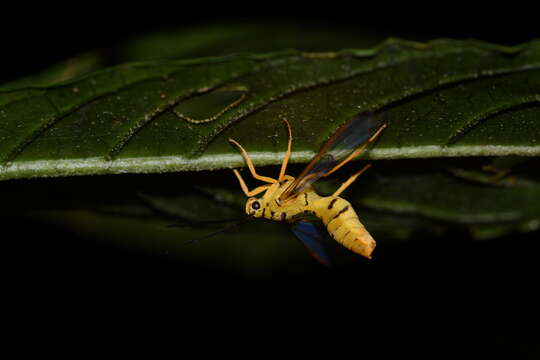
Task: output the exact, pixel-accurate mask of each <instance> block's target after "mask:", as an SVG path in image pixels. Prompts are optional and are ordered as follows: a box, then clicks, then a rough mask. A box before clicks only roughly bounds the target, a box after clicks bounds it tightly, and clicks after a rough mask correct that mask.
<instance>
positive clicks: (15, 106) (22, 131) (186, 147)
mask: <svg viewBox="0 0 540 360" xmlns="http://www.w3.org/2000/svg"><path fill="white" fill-rule="evenodd" d="M85 61H86V62H82V63H81V64H82V65H80V66H81V68H80V69H75V70H73V71H74V72H75V73H79V72H80V71H82V70H81V69H84V68H91V67H92V66H93V65H92V64H95V63H97V62H96V60H95V59H94V60H92V58H91V57H85ZM92 61H94V63H92ZM49 75H50V76H44V77H42V78H39V79H38V78H35V79H34V80H33V79H32V78H27V79H24V80H21V81H18V82H13V83H11V84H8V85H5V86H4V87H0V163H1V167H0V180H10V179H21V178H31V177H40V178H46V177H66V178H56V179H42V180H40V181H38V182H34V183H31V184H30V183H25V182H20V181H5V182H3V183H2V199H3V205H4V206H3V211H4V212H5V213H13V212H17V211H21V212H27V211H28V208H29V205H28V204H31V206H30V207H31V208H33V209H34V210H36V211H38V212H39V213H41V215H40V216H46V217H48V218H51V219H52V218H55V216H58V217H59V218H61V220H58V219H55V221H62V222H67V223H70V224H74V225H73V226H74V227H76V228H77V231H83V232H85V233H87V234H94V235H96V236H99V237H101V238H110V237H115V236H116V239H124V240H120V241H129V245H130V246H140V247H143V248H145V249H149V248H151V249H152V251H156V250H157V251H169V250H170V249H171V247H175V245H174V244H176V243H177V242H178V239H192V238H196V237H199V236H202V235H204V234H207V233H208V232H209V231H208V230H209V229H208V228H207V227H199V228H189V227H182V228H175V229H170V228H167V227H166V226H165V225H167V224H170V223H171V222H176V221H201V220H209V221H211V220H216V219H217V220H219V219H223V218H234V217H241V216H243V214H242V209H243V203H244V201H245V196H244V195H243V194H242V193H241V191H240V190H239V189H238V184H237V183H236V180H235V179H234V177H233V176H232V174H231V173H230V172H229V171H225V172H224V171H220V169H226V168H231V167H242V166H244V165H245V164H244V161H243V159H242V157H241V156H240V155H239V154H238V152H237V149H236V148H234V147H232V146H231V145H230V144H229V143H228V141H227V139H228V138H234V139H236V140H237V141H238V142H239V143H241V144H242V145H243V146H244V147H245V148H246V150H247V151H248V152H249V154H250V156H251V158H252V159H253V160H254V162H255V164H256V165H257V166H263V165H277V164H279V163H280V162H281V160H282V158H283V154H284V150H285V148H286V141H287V134H286V130H285V127H284V126H283V123H282V120H284V119H286V120H288V121H289V123H290V124H291V126H292V130H293V138H294V141H293V150H294V152H293V156H292V163H293V165H292V166H291V167H290V173H291V174H292V175H296V174H298V173H299V172H300V171H301V169H302V165H301V163H305V162H307V161H309V160H310V159H311V157H312V156H313V155H314V154H315V153H316V151H317V150H318V149H319V147H320V145H321V144H322V143H323V142H324V141H325V140H326V139H327V138H328V137H329V136H331V134H332V133H334V132H335V130H336V129H337V128H338V127H339V126H340V125H342V124H343V123H345V122H346V121H348V120H349V119H350V118H351V117H353V116H354V115H356V114H358V113H360V112H364V111H369V112H372V113H373V116H374V117H375V118H376V121H379V122H381V123H386V124H387V125H388V127H387V129H386V130H385V131H384V132H383V133H382V135H381V136H380V138H379V139H378V141H377V143H376V144H375V146H374V147H373V148H371V149H370V150H369V151H368V152H367V153H366V154H364V158H366V159H376V160H380V161H377V162H375V164H374V165H375V166H374V168H373V170H370V171H369V172H368V173H367V174H366V175H363V176H362V177H361V178H360V179H359V180H357V182H356V183H355V185H354V186H352V187H351V189H349V190H348V191H347V192H346V193H345V194H344V197H346V198H347V199H348V200H350V201H351V202H352V203H353V205H354V207H355V209H356V210H357V212H358V214H359V215H360V218H361V220H362V222H363V223H364V224H365V225H366V227H367V228H368V229H369V231H370V232H371V233H372V234H374V236H375V237H376V239H377V241H379V240H382V242H383V244H384V241H385V239H411V238H414V237H418V236H430V235H438V234H442V233H444V232H445V231H447V230H448V229H449V228H450V227H458V228H461V229H463V230H464V231H466V232H468V233H471V234H472V235H473V236H474V237H475V238H479V239H487V238H492V237H496V236H501V235H504V234H508V233H513V232H526V231H534V230H537V229H538V228H539V227H540V215H539V214H540V207H539V206H540V201H539V199H540V173H539V170H538V169H540V166H539V165H540V164H539V160H538V155H540V41H533V42H530V43H527V44H523V45H520V46H516V47H512V48H508V47H501V46H497V45H491V44H486V43H482V42H477V41H454V40H436V41H432V42H429V43H414V42H408V41H403V40H395V39H391V40H388V41H386V42H384V43H382V44H381V45H379V46H377V47H375V48H372V49H368V50H341V51H335V52H320V53H314V52H303V51H299V50H287V51H279V52H272V53H265V54H253V53H252V54H241V55H228V56H221V57H207V58H197V59H193V60H167V61H165V60H150V61H146V62H138V63H127V64H123V65H118V66H114V67H110V68H105V69H101V70H97V71H94V72H90V73H87V74H85V75H81V76H78V77H76V78H71V77H70V76H69V74H68V73H65V72H63V71H59V70H58V69H57V70H55V72H54V73H52V72H51V73H50V74H49ZM53 75H54V76H53ZM53 78H54V79H57V80H58V79H60V80H61V81H60V82H58V81H57V82H56V83H52V84H51V83H50V81H51V79H53ZM415 159H420V160H415ZM383 160H385V161H383ZM386 160H388V161H386ZM294 163H296V164H298V165H294ZM348 166H349V168H348V169H349V170H346V169H347V168H344V170H342V171H340V172H339V173H336V176H335V177H333V179H330V180H326V181H321V182H320V183H317V184H316V185H317V186H318V188H319V190H320V191H321V193H322V194H330V193H332V192H333V191H334V190H335V189H336V188H337V187H338V186H339V184H340V182H342V181H344V180H345V179H346V178H347V176H348V175H350V171H352V170H351V169H353V170H354V169H355V166H357V165H356V164H354V163H352V164H351V165H348ZM205 170H212V171H205ZM277 170H278V169H277V168H275V167H271V166H270V167H268V168H263V169H260V171H261V172H262V173H264V174H265V175H269V176H272V175H274V176H275V175H277ZM168 172H180V174H169V175H167V174H162V173H168ZM124 173H141V174H142V173H150V174H154V175H136V174H133V175H122V176H118V175H115V176H102V177H79V178H76V177H67V176H75V175H94V174H102V175H106V174H110V175H113V174H124ZM158 173H159V174H160V175H157V174H158ZM243 174H247V172H245V171H244V172H243ZM246 178H248V176H246ZM248 182H249V185H250V187H252V186H255V185H254V182H253V181H252V180H251V179H249V180H248ZM55 214H56V215H55ZM141 219H145V220H148V221H149V222H148V223H147V222H145V221H140V220H141ZM133 220H134V221H133ZM152 221H157V222H152ZM128 222H129V225H126V224H127V223H128ZM156 224H157V225H156ZM260 226H261V225H257V226H251V227H249V225H248V226H247V227H246V228H244V229H243V230H241V231H239V232H235V233H232V235H231V234H223V235H221V238H223V239H228V240H229V242H226V243H224V244H223V243H222V242H219V243H217V242H216V243H215V244H216V245H212V246H213V247H217V248H219V249H218V250H216V248H213V249H214V250H215V251H213V250H212V251H210V252H209V254H210V258H212V259H213V257H212V255H211V254H213V253H216V251H218V252H219V253H222V252H224V251H232V250H230V249H231V243H230V241H237V243H236V246H238V247H241V248H242V249H244V247H245V246H246V242H245V241H247V240H249V239H251V238H253V236H254V234H256V235H257V238H258V240H259V241H258V242H257V245H253V246H254V248H253V250H252V252H253V254H252V255H253V259H255V258H256V259H257V260H253V261H260V259H261V258H262V257H264V256H266V257H267V259H268V261H270V262H275V261H276V257H272V254H276V253H279V251H278V248H277V247H276V246H278V245H276V242H275V241H274V239H275V237H276V232H273V231H277V230H271V229H276V227H273V228H271V227H270V225H262V226H266V228H265V229H267V230H266V231H263V232H261V230H260ZM278 232H279V231H278ZM262 233H264V234H262ZM115 234H116V235H115ZM126 234H128V235H126ZM279 236H285V235H284V233H283V232H279ZM148 239H152V241H148ZM157 244H160V245H157ZM171 244H172V245H171ZM255 246H256V247H255ZM279 246H284V245H279ZM192 249H193V248H190V250H189V251H188V253H190V255H189V256H191V255H192V252H197V250H192ZM227 249H229V250H227ZM178 250H180V251H179V252H180V253H183V254H184V253H185V252H186V249H185V248H183V247H182V248H178ZM287 251H288V250H287ZM203 256H207V255H203ZM212 261H213V260H212Z"/></svg>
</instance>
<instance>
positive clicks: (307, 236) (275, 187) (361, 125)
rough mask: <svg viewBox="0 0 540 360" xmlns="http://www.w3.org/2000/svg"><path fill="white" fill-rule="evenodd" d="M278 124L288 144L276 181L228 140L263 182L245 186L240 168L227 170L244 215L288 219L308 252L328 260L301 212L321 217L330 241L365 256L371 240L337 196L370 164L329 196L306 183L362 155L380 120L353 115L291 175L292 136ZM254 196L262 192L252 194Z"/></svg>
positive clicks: (380, 127) (315, 231) (317, 233)
mask: <svg viewBox="0 0 540 360" xmlns="http://www.w3.org/2000/svg"><path fill="white" fill-rule="evenodd" d="M284 123H285V125H286V127H287V131H288V145H287V151H286V152H285V156H284V158H283V162H282V163H281V169H280V172H279V175H278V177H277V178H276V179H274V178H271V177H267V176H262V175H259V174H258V173H257V171H256V170H255V166H254V164H253V161H252V160H251V159H250V157H249V155H248V153H247V152H246V150H244V148H243V147H242V146H241V145H240V144H239V143H238V142H237V141H235V140H234V139H229V141H230V142H231V143H232V144H234V145H235V146H236V147H238V149H239V150H240V152H241V154H242V156H243V158H244V160H245V162H246V164H247V166H248V169H249V171H250V173H251V175H252V176H253V177H254V178H255V179H257V180H259V181H262V182H264V183H265V184H264V185H261V186H258V187H256V188H255V189H253V190H249V189H248V187H247V185H246V183H245V181H244V179H243V178H242V176H241V175H240V172H239V171H238V170H237V169H233V172H234V175H235V176H236V178H237V179H238V181H239V183H240V187H241V188H242V190H243V192H244V193H245V194H246V196H248V199H247V202H246V206H245V212H246V214H247V215H248V216H249V217H251V218H265V219H269V220H276V221H282V222H287V223H289V224H290V225H291V226H292V231H293V232H294V234H295V235H296V236H297V237H298V238H299V239H300V240H301V241H302V242H303V243H304V245H305V246H306V247H307V248H308V249H309V250H310V252H311V253H312V255H314V256H315V258H317V259H318V260H319V261H321V262H323V263H329V262H330V259H329V256H328V254H327V253H326V251H325V249H324V247H323V246H322V244H321V239H322V234H321V233H320V231H319V230H318V227H317V225H316V224H315V223H314V222H313V221H310V220H307V218H306V214H310V215H314V216H316V217H317V218H318V219H319V220H320V221H322V224H324V226H325V227H326V229H327V231H328V233H329V234H330V236H331V237H332V238H333V239H334V240H336V241H337V242H338V243H340V244H341V245H343V246H345V247H346V248H348V249H349V250H351V251H353V252H355V253H357V254H359V255H362V256H364V257H367V258H371V254H372V253H373V250H374V249H375V240H373V238H372V237H371V235H370V234H369V232H368V231H367V230H366V228H365V227H364V225H363V224H362V223H361V222H360V220H359V218H358V215H357V214H356V212H355V210H354V209H353V207H352V205H351V204H350V203H349V202H348V201H347V200H345V199H343V198H342V197H340V195H341V194H342V193H343V191H344V190H345V189H347V188H348V187H349V186H350V185H351V184H352V183H353V182H354V181H355V180H356V179H357V178H358V176H360V174H362V173H363V172H364V171H366V170H367V169H368V168H369V167H370V166H371V164H367V165H365V166H364V167H362V168H361V169H360V170H359V171H357V172H356V173H355V174H353V175H352V176H351V177H350V178H349V179H348V180H347V181H345V182H344V183H343V184H342V185H341V186H340V187H339V188H338V189H337V190H336V191H335V192H334V193H333V194H332V195H330V196H321V195H319V194H317V192H316V191H315V189H314V188H313V186H312V185H313V183H314V182H316V181H317V180H319V179H321V178H323V177H327V176H329V175H331V174H333V173H334V172H335V171H337V170H338V169H339V168H341V167H342V166H343V165H345V164H346V163H348V162H349V161H351V160H353V159H354V158H356V157H358V156H359V155H360V154H362V153H363V152H364V151H365V149H366V148H367V147H368V146H369V144H371V143H372V142H373V141H375V139H376V138H377V137H378V136H379V135H380V134H381V132H382V131H383V130H384V129H385V128H386V124H382V125H376V124H375V122H374V121H373V119H372V117H371V116H370V115H368V114H360V115H357V116H355V117H353V118H352V119H351V120H350V121H348V122H347V123H346V124H345V125H343V126H342V127H340V128H339V129H338V130H337V131H336V132H335V133H334V135H332V136H331V137H330V138H329V139H328V140H327V141H326V142H325V143H324V145H323V146H322V148H321V149H320V151H319V152H318V153H317V154H316V155H315V156H314V157H313V158H312V159H311V161H310V162H309V163H308V165H307V166H306V167H305V168H304V170H303V171H302V172H301V173H300V175H299V176H297V177H296V178H295V177H293V176H291V175H287V174H286V170H287V164H288V162H289V159H290V157H291V153H292V139H293V137H292V130H291V126H290V124H289V122H288V121H286V120H285V121H284ZM259 194H262V196H260V197H255V196H256V195H259Z"/></svg>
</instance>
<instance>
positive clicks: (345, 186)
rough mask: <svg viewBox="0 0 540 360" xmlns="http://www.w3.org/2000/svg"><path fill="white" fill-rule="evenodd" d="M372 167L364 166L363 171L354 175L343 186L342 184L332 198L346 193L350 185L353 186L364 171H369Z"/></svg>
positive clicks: (369, 165)
mask: <svg viewBox="0 0 540 360" xmlns="http://www.w3.org/2000/svg"><path fill="white" fill-rule="evenodd" d="M370 167H371V164H367V165H366V166H364V167H363V168H362V169H360V171H358V172H357V173H356V174H354V175H353V176H351V177H350V178H349V180H347V181H345V182H344V183H343V184H341V186H340V187H339V189H337V190H336V191H335V192H334V193H333V194H332V196H339V195H340V194H341V193H342V192H343V191H345V189H347V188H348V187H349V185H351V184H352V183H353V182H354V180H356V178H357V177H359V176H360V175H361V174H362V173H363V172H364V171H366V170H367V169H369V168H370Z"/></svg>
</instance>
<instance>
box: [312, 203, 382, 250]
mask: <svg viewBox="0 0 540 360" xmlns="http://www.w3.org/2000/svg"><path fill="white" fill-rule="evenodd" d="M313 207H314V210H315V211H314V212H315V214H316V215H317V216H318V217H319V218H320V219H321V220H322V221H323V223H324V225H325V226H326V228H327V229H328V232H329V233H330V235H331V236H332V237H333V238H334V239H335V240H336V241H337V242H339V243H340V244H342V245H343V246H345V247H346V248H348V249H350V250H352V251H354V252H355V253H357V254H360V255H362V256H365V257H367V258H369V257H371V253H372V252H373V250H374V249H375V240H373V238H372V237H371V235H370V234H369V233H368V232H367V230H366V228H365V227H364V225H362V223H361V222H360V220H358V215H356V212H355V211H354V209H353V208H352V206H351V204H350V203H349V202H348V201H347V200H344V199H342V198H340V197H332V196H329V197H325V198H321V199H319V200H317V201H316V203H315V204H313Z"/></svg>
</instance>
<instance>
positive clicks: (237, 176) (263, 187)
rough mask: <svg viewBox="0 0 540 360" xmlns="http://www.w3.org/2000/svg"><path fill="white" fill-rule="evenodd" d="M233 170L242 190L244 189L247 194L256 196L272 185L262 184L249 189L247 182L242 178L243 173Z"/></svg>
mask: <svg viewBox="0 0 540 360" xmlns="http://www.w3.org/2000/svg"><path fill="white" fill-rule="evenodd" d="M233 172H234V175H236V178H237V179H238V182H240V187H241V188H242V191H244V194H246V195H247V196H255V195H257V194H259V193H262V192H263V191H265V190H266V189H268V188H269V187H270V185H262V186H259V187H256V188H255V189H253V190H251V191H249V189H248V187H247V185H246V183H245V182H244V179H242V175H240V173H239V172H238V170H236V169H233Z"/></svg>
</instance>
